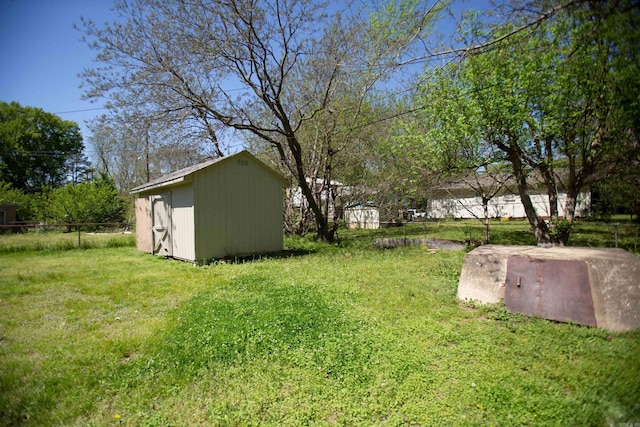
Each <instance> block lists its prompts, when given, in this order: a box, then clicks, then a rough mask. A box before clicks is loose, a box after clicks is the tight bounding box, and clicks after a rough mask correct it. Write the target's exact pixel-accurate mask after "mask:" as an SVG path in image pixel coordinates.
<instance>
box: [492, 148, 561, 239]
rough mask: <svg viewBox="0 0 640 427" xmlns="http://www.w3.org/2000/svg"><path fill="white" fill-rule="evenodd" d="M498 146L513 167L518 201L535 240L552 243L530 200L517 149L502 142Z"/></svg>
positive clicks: (546, 228) (525, 175)
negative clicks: (518, 196)
mask: <svg viewBox="0 0 640 427" xmlns="http://www.w3.org/2000/svg"><path fill="white" fill-rule="evenodd" d="M499 148H500V149H501V150H503V151H505V152H506V153H507V156H508V158H509V162H511V165H512V167H513V175H514V177H515V179H516V183H517V185H518V194H519V195H520V201H521V202H522V206H523V207H524V212H525V215H526V216H527V220H528V221H529V224H531V227H532V229H533V232H534V234H535V236H536V241H537V242H538V243H553V240H552V238H551V233H549V227H548V226H547V223H546V222H544V220H543V219H542V218H540V216H538V213H537V212H536V208H535V206H534V205H533V202H532V201H531V197H530V196H529V189H528V184H527V174H526V173H525V170H524V165H523V164H522V157H521V156H520V153H519V152H518V149H517V148H516V147H512V146H507V145H503V144H501V145H500V146H499Z"/></svg>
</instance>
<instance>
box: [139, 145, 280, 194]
mask: <svg viewBox="0 0 640 427" xmlns="http://www.w3.org/2000/svg"><path fill="white" fill-rule="evenodd" d="M242 156H245V157H249V158H251V159H252V160H254V161H255V162H256V163H258V164H259V165H260V166H262V167H263V168H264V169H265V170H266V171H267V172H269V173H271V174H273V175H274V176H276V177H277V178H278V179H280V180H281V181H282V182H283V184H284V185H288V181H287V180H286V179H285V178H284V177H283V176H282V175H280V174H279V173H278V172H276V171H274V170H273V169H272V168H270V167H269V166H267V165H266V164H264V163H263V162H262V161H261V160H259V159H258V158H257V157H255V156H254V155H253V154H251V153H249V152H248V151H247V150H243V151H240V152H239V153H236V154H232V155H230V156H225V157H218V158H216V159H210V160H206V161H204V162H202V163H198V164H197V165H193V166H189V167H186V168H184V169H180V170H177V171H175V172H172V173H170V174H167V175H164V176H161V177H160V178H157V179H154V180H151V181H149V182H147V183H146V184H142V185H140V186H138V187H135V188H132V189H131V191H130V192H129V193H130V194H137V193H142V192H146V191H150V190H155V189H157V188H163V187H169V186H171V185H176V184H180V183H184V182H190V181H191V180H192V179H193V174H194V173H195V172H197V171H199V170H202V169H206V168H208V167H210V166H212V165H215V164H220V163H224V162H226V161H228V160H231V159H234V158H237V157H242Z"/></svg>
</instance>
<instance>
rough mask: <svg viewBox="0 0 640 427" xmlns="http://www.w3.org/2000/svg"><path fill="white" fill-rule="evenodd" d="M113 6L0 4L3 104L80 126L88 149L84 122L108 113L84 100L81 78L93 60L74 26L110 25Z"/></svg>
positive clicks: (66, 1) (81, 0) (87, 1)
mask: <svg viewBox="0 0 640 427" xmlns="http://www.w3.org/2000/svg"><path fill="white" fill-rule="evenodd" d="M110 5H111V2H110V1H108V0H0V58H2V65H1V66H0V101H5V102H10V101H17V102H19V103H20V104H21V105H23V106H31V107H38V108H42V109H43V110H45V111H47V112H49V113H55V114H58V115H59V116H60V117H61V118H62V119H65V120H72V121H74V122H77V123H78V125H80V127H81V129H82V131H83V136H84V137H85V145H86V144H87V142H86V137H87V136H88V132H87V130H86V127H85V126H84V121H85V120H88V119H91V118H92V117H95V116H97V115H100V114H102V113H104V112H105V111H104V110H94V109H95V108H98V107H100V106H101V105H100V104H95V103H93V104H92V103H90V102H88V101H82V99H81V96H82V90H81V89H80V88H79V86H80V79H79V78H78V74H79V73H80V72H82V70H83V69H84V68H86V67H89V66H91V63H92V60H93V58H94V56H95V54H94V52H93V51H91V50H90V49H89V47H88V46H87V45H86V44H85V43H83V42H81V41H80V37H81V36H82V34H81V33H80V32H79V31H77V30H74V29H73V27H72V26H73V24H74V23H77V24H79V22H80V16H84V17H85V18H90V19H92V20H94V21H97V22H103V21H109V20H111V19H110V17H111V16H112V15H111V12H110V10H109V8H110ZM83 110H84V111H83ZM86 110H89V111H86ZM70 111H76V112H74V113H69V112H70Z"/></svg>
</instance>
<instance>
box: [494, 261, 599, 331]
mask: <svg viewBox="0 0 640 427" xmlns="http://www.w3.org/2000/svg"><path fill="white" fill-rule="evenodd" d="M504 302H505V305H506V306H507V309H508V310H509V311H511V312H519V313H524V314H529V315H532V316H540V317H544V318H545V319H550V320H557V321H559V322H574V323H579V324H581V325H589V326H596V317H595V313H594V310H593V298H592V296H591V285H590V283H589V272H588V270H587V263H586V262H584V261H570V260H555V259H535V258H527V257H521V256H510V257H509V258H508V259H507V280H506V284H505V296H504Z"/></svg>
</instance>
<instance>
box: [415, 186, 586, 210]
mask: <svg viewBox="0 0 640 427" xmlns="http://www.w3.org/2000/svg"><path fill="white" fill-rule="evenodd" d="M481 181H482V177H481ZM488 181H489V180H488V179H485V182H484V184H485V186H484V188H488V186H489V185H490V183H489V182H488ZM480 185H483V183H482V182H480ZM473 187H476V188H478V183H477V182H476V180H475V179H472V178H463V179H458V180H452V181H450V182H448V183H445V184H443V185H441V186H438V187H436V188H434V189H433V191H432V194H431V197H430V198H429V200H428V201H427V210H426V216H427V217H428V218H432V219H439V218H460V219H465V218H484V210H483V206H482V198H481V197H480V195H479V194H478V193H477V191H476V190H475V189H474V188H473ZM529 196H530V197H531V201H532V203H533V205H534V206H535V208H536V211H537V212H538V215H540V216H542V217H548V216H550V210H549V196H548V194H547V193H546V188H544V186H543V185H542V184H541V183H539V182H538V181H535V180H533V179H532V180H531V183H529ZM566 201H567V193H566V192H565V191H563V190H562V189H561V188H559V189H558V215H559V216H563V215H564V214H565V206H566ZM488 210H489V217H490V218H525V217H526V213H525V211H524V206H523V205H522V202H521V201H520V196H519V195H518V193H517V191H515V185H514V183H513V181H507V183H506V184H505V185H504V186H503V187H502V189H501V190H500V191H499V192H498V194H497V195H496V196H494V197H493V198H492V199H491V200H490V201H489V203H488ZM590 210H591V193H590V192H586V191H585V192H581V193H579V194H578V197H577V201H576V213H575V214H576V216H578V217H585V216H588V215H589V214H590Z"/></svg>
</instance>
